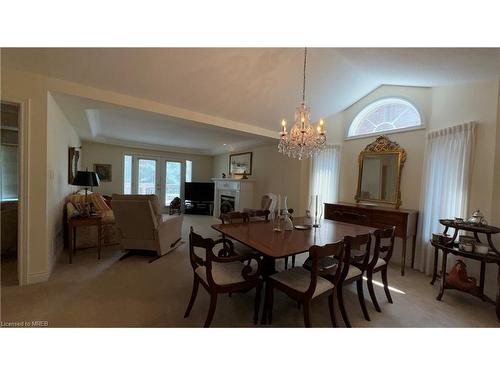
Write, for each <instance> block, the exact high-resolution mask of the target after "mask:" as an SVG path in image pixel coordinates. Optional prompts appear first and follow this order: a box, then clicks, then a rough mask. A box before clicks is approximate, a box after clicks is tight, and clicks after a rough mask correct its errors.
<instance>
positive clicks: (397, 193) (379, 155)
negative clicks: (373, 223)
mask: <svg viewBox="0 0 500 375" xmlns="http://www.w3.org/2000/svg"><path fill="white" fill-rule="evenodd" d="M405 161H406V151H405V150H404V148H401V147H400V146H399V144H398V143H396V142H393V141H391V140H390V139H389V138H387V137H386V136H384V135H382V136H380V137H378V138H377V139H376V140H375V141H374V142H372V143H370V144H369V145H368V146H366V147H365V149H364V150H363V151H361V152H360V154H359V158H358V162H359V174H358V189H357V191H356V196H355V199H356V202H360V201H366V202H377V203H388V204H393V205H395V206H396V208H399V206H400V205H401V190H400V186H401V172H402V169H403V166H404V163H405Z"/></svg>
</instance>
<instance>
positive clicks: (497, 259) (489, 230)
mask: <svg viewBox="0 0 500 375" xmlns="http://www.w3.org/2000/svg"><path fill="white" fill-rule="evenodd" d="M439 222H440V223H441V224H442V225H444V227H445V230H444V234H446V233H447V232H448V229H449V228H454V229H455V231H454V233H453V236H452V238H451V239H450V240H449V241H446V242H445V243H439V242H436V241H431V244H432V246H433V247H434V267H433V272H432V281H431V284H432V285H434V282H435V281H436V279H437V278H441V287H440V289H439V294H438V296H437V297H436V299H437V300H438V301H441V298H443V294H444V291H445V289H456V290H458V291H461V292H464V293H468V294H471V295H473V296H476V297H478V298H480V299H481V300H482V301H485V302H489V303H492V304H494V305H496V315H497V320H498V322H500V253H499V252H498V251H497V249H496V248H495V247H494V245H493V241H492V240H491V235H492V234H497V233H499V232H500V229H499V228H496V227H492V226H487V225H484V226H471V225H470V224H466V223H454V221H453V220H444V219H442V220H439ZM459 230H464V231H468V232H472V233H473V234H474V238H475V239H476V241H477V242H479V243H481V241H480V239H479V236H478V234H485V235H486V239H487V241H488V244H489V245H490V251H489V252H488V253H487V254H479V253H475V252H467V251H463V250H460V249H459V244H458V243H457V242H455V240H456V238H457V236H458V231H459ZM439 251H441V252H442V253H443V259H442V264H441V275H440V276H438V272H437V267H438V253H439ZM448 254H453V255H457V256H460V257H463V258H467V259H471V260H475V261H478V262H480V263H481V271H480V274H479V285H476V286H475V287H474V288H472V289H471V290H469V291H466V290H462V289H457V288H455V287H454V286H452V285H450V284H448V283H447V282H446V276H447V273H446V262H447V258H448ZM486 263H494V264H496V265H497V267H498V274H497V295H496V301H493V300H491V299H490V298H489V297H487V296H486V295H485V294H484V280H485V273H486Z"/></svg>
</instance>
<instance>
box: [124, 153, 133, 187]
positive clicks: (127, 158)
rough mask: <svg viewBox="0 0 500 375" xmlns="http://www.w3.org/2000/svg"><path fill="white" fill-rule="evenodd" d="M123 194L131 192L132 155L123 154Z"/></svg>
mask: <svg viewBox="0 0 500 375" xmlns="http://www.w3.org/2000/svg"><path fill="white" fill-rule="evenodd" d="M123 194H132V155H124V156H123Z"/></svg>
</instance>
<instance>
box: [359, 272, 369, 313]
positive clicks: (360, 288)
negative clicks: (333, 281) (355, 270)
mask: <svg viewBox="0 0 500 375" xmlns="http://www.w3.org/2000/svg"><path fill="white" fill-rule="evenodd" d="M356 287H357V289H358V299H359V304H360V305H361V310H362V311H363V316H364V317H365V320H368V321H370V315H368V310H367V309H366V304H365V296H364V295H363V279H362V278H360V279H358V280H357V281H356Z"/></svg>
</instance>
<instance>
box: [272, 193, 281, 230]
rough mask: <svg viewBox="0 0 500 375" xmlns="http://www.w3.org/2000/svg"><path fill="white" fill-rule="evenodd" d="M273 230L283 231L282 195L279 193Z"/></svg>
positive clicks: (274, 213)
mask: <svg viewBox="0 0 500 375" xmlns="http://www.w3.org/2000/svg"><path fill="white" fill-rule="evenodd" d="M272 216H273V218H272V220H273V230H274V231H275V232H281V231H282V229H281V195H278V197H277V199H276V207H275V208H274V212H273V215H272Z"/></svg>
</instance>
